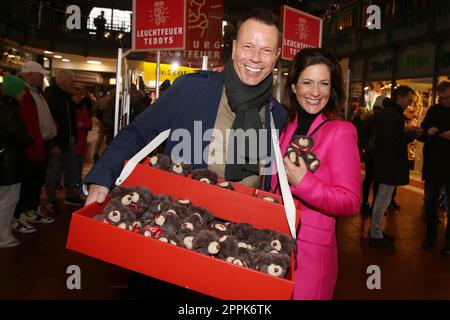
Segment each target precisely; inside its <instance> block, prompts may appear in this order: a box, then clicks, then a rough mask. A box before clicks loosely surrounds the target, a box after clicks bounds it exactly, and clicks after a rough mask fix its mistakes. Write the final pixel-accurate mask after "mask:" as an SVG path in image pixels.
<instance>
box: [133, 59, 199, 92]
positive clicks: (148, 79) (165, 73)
mask: <svg viewBox="0 0 450 320" xmlns="http://www.w3.org/2000/svg"><path fill="white" fill-rule="evenodd" d="M141 70H143V74H142V77H143V78H144V81H145V84H146V85H147V86H149V87H153V88H154V87H155V81H156V63H153V62H143V63H142V65H141ZM196 70H198V69H194V68H188V67H177V68H174V67H172V66H171V65H170V64H160V72H161V73H160V75H159V81H160V84H161V83H162V82H164V80H169V81H170V83H173V82H174V81H175V79H176V78H178V77H179V76H182V75H184V74H188V73H194V72H195V71H196Z"/></svg>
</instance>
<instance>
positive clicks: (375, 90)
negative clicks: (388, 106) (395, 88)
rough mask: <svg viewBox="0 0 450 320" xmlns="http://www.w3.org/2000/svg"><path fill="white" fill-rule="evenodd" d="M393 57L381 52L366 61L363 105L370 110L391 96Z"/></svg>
mask: <svg viewBox="0 0 450 320" xmlns="http://www.w3.org/2000/svg"><path fill="white" fill-rule="evenodd" d="M393 65H394V55H393V53H392V52H383V53H381V54H378V55H374V56H372V57H370V58H369V59H368V61H367V76H366V85H365V86H364V105H365V107H366V108H367V109H368V110H372V108H373V106H374V105H381V104H382V101H383V100H384V99H385V98H386V97H390V96H391V88H392V72H393Z"/></svg>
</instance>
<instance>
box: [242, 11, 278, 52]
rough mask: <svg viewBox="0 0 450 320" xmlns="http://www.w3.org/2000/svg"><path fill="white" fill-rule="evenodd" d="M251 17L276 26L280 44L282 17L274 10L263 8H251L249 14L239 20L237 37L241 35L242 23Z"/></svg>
mask: <svg viewBox="0 0 450 320" xmlns="http://www.w3.org/2000/svg"><path fill="white" fill-rule="evenodd" d="M251 19H252V20H256V21H258V22H262V23H264V24H266V25H268V26H274V27H276V28H277V30H278V33H279V36H280V44H281V38H282V35H283V26H282V25H281V21H280V18H279V17H278V15H277V14H275V13H274V12H272V11H270V10H267V9H261V8H257V9H253V10H251V11H250V12H249V13H248V14H246V15H245V16H244V18H243V19H242V20H240V21H239V22H238V25H237V32H236V38H237V36H238V35H239V29H240V28H241V26H242V24H243V23H244V22H246V21H247V20H251Z"/></svg>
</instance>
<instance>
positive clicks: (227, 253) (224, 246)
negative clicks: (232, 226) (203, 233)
mask: <svg viewBox="0 0 450 320" xmlns="http://www.w3.org/2000/svg"><path fill="white" fill-rule="evenodd" d="M219 244H220V250H219V253H218V254H217V257H218V258H219V259H222V260H226V261H229V262H231V260H233V259H235V258H236V257H237V255H238V252H239V242H238V240H237V238H236V237H235V236H232V235H228V236H222V237H220V238H219Z"/></svg>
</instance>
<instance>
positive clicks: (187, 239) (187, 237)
mask: <svg viewBox="0 0 450 320" xmlns="http://www.w3.org/2000/svg"><path fill="white" fill-rule="evenodd" d="M197 236H198V233H197V232H195V231H193V230H191V229H181V230H179V231H178V233H177V237H178V239H180V242H181V246H183V247H185V248H186V249H189V250H192V243H193V242H194V239H195V238H196V237H197Z"/></svg>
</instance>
